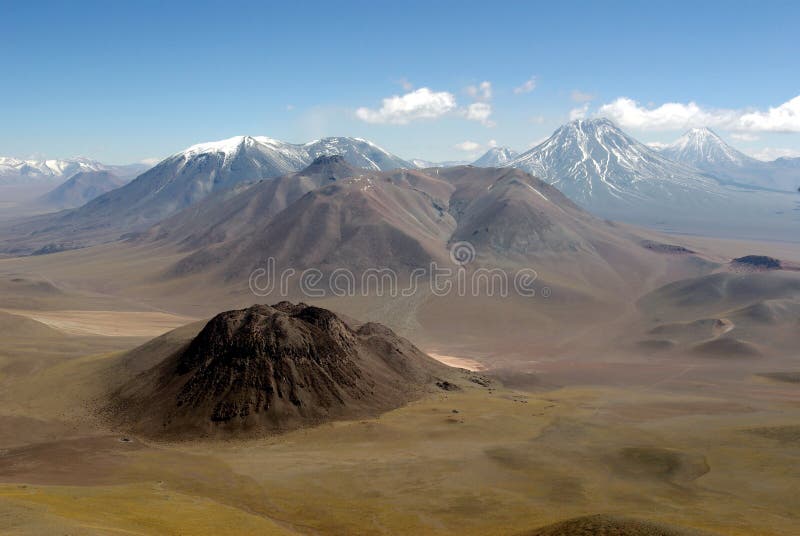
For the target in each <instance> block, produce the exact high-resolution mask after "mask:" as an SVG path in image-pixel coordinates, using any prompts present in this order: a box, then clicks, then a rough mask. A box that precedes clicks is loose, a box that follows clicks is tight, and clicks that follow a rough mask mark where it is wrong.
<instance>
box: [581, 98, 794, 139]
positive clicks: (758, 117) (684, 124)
mask: <svg viewBox="0 0 800 536" xmlns="http://www.w3.org/2000/svg"><path fill="white" fill-rule="evenodd" d="M597 114H598V115H601V116H605V117H608V118H610V119H613V120H614V121H615V122H616V123H617V124H619V125H620V126H621V127H623V128H633V129H639V130H680V129H686V128H691V127H703V126H706V127H717V128H723V129H727V130H731V131H736V132H750V133H755V132H800V95H798V96H797V97H794V98H793V99H791V100H789V101H787V102H785V103H783V104H781V105H779V106H775V107H771V108H769V109H767V110H766V111H762V110H731V109H713V108H703V107H701V106H700V105H698V104H697V103H696V102H688V103H680V102H667V103H664V104H662V105H660V106H656V107H646V106H642V105H641V104H639V103H638V102H636V101H635V100H633V99H630V98H628V97H620V98H618V99H616V100H615V101H613V102H611V103H608V104H604V105H602V106H601V107H600V108H599V109H598V112H597Z"/></svg>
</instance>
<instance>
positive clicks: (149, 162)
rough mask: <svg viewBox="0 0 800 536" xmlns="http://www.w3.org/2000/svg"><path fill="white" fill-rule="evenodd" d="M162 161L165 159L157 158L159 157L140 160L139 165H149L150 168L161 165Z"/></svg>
mask: <svg viewBox="0 0 800 536" xmlns="http://www.w3.org/2000/svg"><path fill="white" fill-rule="evenodd" d="M162 160H163V158H157V157H153V158H142V159H141V160H139V163H140V164H146V165H148V166H155V165H156V164H158V163H159V162H161V161H162Z"/></svg>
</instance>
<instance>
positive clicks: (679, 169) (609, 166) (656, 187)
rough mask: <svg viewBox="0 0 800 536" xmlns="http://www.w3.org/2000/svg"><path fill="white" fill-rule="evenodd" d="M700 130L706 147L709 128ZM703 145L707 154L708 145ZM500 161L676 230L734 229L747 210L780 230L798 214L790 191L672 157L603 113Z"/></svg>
mask: <svg viewBox="0 0 800 536" xmlns="http://www.w3.org/2000/svg"><path fill="white" fill-rule="evenodd" d="M699 134H701V135H700V136H697V137H699V138H701V141H703V144H705V145H703V147H707V144H708V142H709V141H710V140H712V139H713V136H708V135H707V133H706V132H702V133H699ZM698 145H702V144H700V142H699V141H698V142H697V143H695V141H693V140H684V141H683V142H682V143H681V144H680V146H679V147H683V148H685V151H682V152H679V154H684V155H688V154H697V152H698V151H696V150H692V148H693V147H697V146H698ZM703 150H704V151H705V152H703V153H702V154H705V155H706V156H705V157H704V158H706V159H708V153H709V151H710V149H705V148H704V149H703ZM673 154H675V153H673ZM714 155H715V158H716V159H717V161H733V160H736V159H737V158H740V157H739V156H738V155H737V154H736V153H734V152H733V151H727V150H726V148H724V147H719V146H717V147H716V150H715V151H714ZM742 156H743V155H742ZM723 157H724V158H723ZM745 158H746V157H745ZM505 166H506V167H515V168H519V169H523V170H525V171H527V172H529V173H531V174H533V175H535V176H537V177H540V178H542V179H543V180H545V181H546V182H548V183H550V184H552V185H553V186H555V187H556V188H558V189H559V190H561V191H562V192H563V193H564V194H565V195H567V197H569V198H570V199H572V200H573V201H575V202H576V203H578V204H580V205H581V206H583V207H584V208H586V209H588V210H589V211H590V212H593V213H594V214H596V215H599V216H602V217H606V218H610V219H615V220H621V221H626V222H629V223H636V224H644V225H648V226H655V227H658V228H663V229H667V230H680V231H682V232H700V231H701V230H702V231H703V232H712V233H716V232H723V231H724V232H726V233H730V232H733V230H734V229H735V232H737V233H738V232H740V231H742V232H750V231H749V230H752V229H754V228H755V227H754V226H753V225H751V224H747V223H746V220H747V219H748V218H749V219H750V220H751V223H752V222H757V223H758V225H759V226H764V228H765V229H766V228H767V227H769V228H770V231H763V230H762V231H760V232H762V233H763V232H768V233H772V232H773V231H776V232H783V233H786V232H787V230H788V224H789V223H791V222H793V221H796V220H797V216H796V208H795V207H796V199H795V198H793V197H791V196H789V195H787V194H782V193H777V192H775V193H771V192H768V191H756V190H754V189H753V188H749V187H742V186H741V184H740V183H741V181H737V180H732V179H731V178H723V177H725V175H724V174H722V173H719V172H718V171H715V172H714V173H711V172H709V171H703V170H701V169H698V168H697V167H694V166H693V165H691V164H688V163H687V164H685V163H681V162H677V161H675V160H672V159H671V158H668V157H667V156H666V155H665V154H663V153H661V152H659V151H656V150H654V149H652V148H650V147H648V146H646V145H644V144H643V143H641V142H639V141H637V140H635V139H634V138H632V137H631V136H629V135H628V134H626V133H625V132H623V131H622V130H621V129H619V127H617V126H616V125H615V124H614V123H613V122H611V121H610V120H608V119H604V118H597V119H580V120H575V121H572V122H570V123H567V124H566V125H563V126H561V127H560V128H558V129H557V130H556V131H555V132H554V133H553V135H552V136H550V137H549V138H548V139H547V140H545V141H544V142H542V143H541V144H539V145H537V146H536V147H534V148H532V149H531V150H529V151H527V152H525V153H523V154H521V155H520V156H519V157H517V158H516V159H514V160H513V161H511V162H509V163H507V164H506V165H505ZM717 169H718V168H717ZM790 169H791V168H790ZM750 236H755V235H750Z"/></svg>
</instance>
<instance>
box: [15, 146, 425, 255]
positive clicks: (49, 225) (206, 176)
mask: <svg viewBox="0 0 800 536" xmlns="http://www.w3.org/2000/svg"><path fill="white" fill-rule="evenodd" d="M335 154H339V155H341V156H342V157H343V158H344V160H345V161H347V162H348V163H351V164H352V165H354V166H366V167H368V168H369V169H374V170H382V169H387V170H388V169H395V168H398V167H411V164H410V163H408V162H405V161H404V160H402V159H400V158H398V157H396V156H394V155H392V154H390V153H388V152H386V151H384V150H383V149H381V148H380V147H378V146H377V145H375V144H373V143H370V142H368V141H366V140H362V139H359V138H345V137H341V138H325V139H322V140H317V141H313V142H310V143H307V144H293V143H287V142H283V141H280V140H275V139H272V138H267V137H264V136H258V137H253V136H235V137H233V138H228V139H225V140H220V141H214V142H205V143H199V144H196V145H192V146H191V147H189V148H187V149H185V150H183V151H180V152H177V153H175V154H173V155H171V156H169V157H167V158H165V159H164V160H162V161H161V162H160V163H158V164H157V165H156V166H155V167H153V168H151V169H149V170H147V171H146V172H144V173H142V174H141V175H139V176H138V177H136V178H135V179H134V180H132V181H131V182H129V183H128V184H125V185H124V186H122V187H120V188H117V189H115V190H111V191H109V192H107V193H105V194H103V195H100V196H99V197H96V198H94V199H93V200H91V201H89V202H88V203H86V204H85V205H83V206H81V207H79V208H76V209H73V210H70V211H66V212H62V213H58V214H52V215H48V216H41V217H38V218H36V219H35V220H31V221H29V222H24V223H23V224H20V227H19V228H18V229H17V231H15V233H16V234H17V235H18V236H23V235H26V236H27V235H29V234H30V235H31V236H35V240H24V241H23V242H24V245H15V246H13V247H14V248H16V249H15V251H23V252H24V251H25V250H26V249H31V248H32V249H33V250H34V251H36V250H41V249H43V248H44V250H45V251H54V250H59V249H67V248H74V247H81V246H83V245H88V244H93V243H98V242H103V241H107V240H113V239H116V238H118V237H119V236H120V235H121V234H123V233H127V232H132V231H138V230H141V229H144V228H146V227H149V226H150V225H152V224H154V223H156V222H159V221H161V220H163V219H165V218H168V217H169V216H172V215H173V214H175V213H177V212H178V211H180V210H182V209H184V208H186V207H189V206H192V205H195V204H197V203H198V202H200V201H202V200H203V199H205V198H206V197H208V196H209V195H211V194H213V193H216V192H220V191H223V190H228V189H231V188H233V187H236V186H238V185H240V184H242V183H246V182H254V181H259V180H263V179H272V178H275V177H278V176H281V175H285V174H287V173H292V172H295V171H297V170H300V169H303V168H305V167H306V166H307V165H309V164H310V163H311V162H312V161H314V159H315V158H316V157H317V156H321V155H335Z"/></svg>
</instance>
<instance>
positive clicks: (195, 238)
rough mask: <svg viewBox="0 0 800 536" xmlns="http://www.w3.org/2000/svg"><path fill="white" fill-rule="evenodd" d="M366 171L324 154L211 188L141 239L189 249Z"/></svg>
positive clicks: (264, 219) (263, 220)
mask: <svg viewBox="0 0 800 536" xmlns="http://www.w3.org/2000/svg"><path fill="white" fill-rule="evenodd" d="M363 172H364V170H363V169H360V168H357V167H355V166H353V165H351V164H349V163H347V162H346V161H345V160H344V158H342V157H341V156H338V155H335V156H320V157H319V158H317V159H315V160H314V162H312V163H311V165H309V166H308V167H307V168H305V169H303V170H302V171H299V172H297V173H290V174H288V175H282V176H280V177H278V178H275V179H268V180H262V181H259V182H257V183H250V184H247V185H241V186H239V187H237V188H234V189H231V190H225V191H223V192H219V193H218V194H216V195H214V194H212V195H211V196H209V197H208V198H206V199H205V200H203V201H201V202H200V203H198V204H197V205H194V206H191V207H189V208H187V209H185V210H183V211H181V212H179V213H178V214H176V215H174V216H172V217H170V218H168V219H166V220H164V221H163V222H161V223H158V224H156V225H155V226H153V227H152V228H150V229H149V230H148V231H147V232H145V233H142V235H141V236H139V237H137V242H140V243H142V242H162V243H163V242H166V243H174V244H179V246H180V247H181V249H182V250H184V251H191V250H194V249H197V248H200V247H204V246H208V245H210V244H216V243H219V242H224V241H225V240H227V239H230V238H234V237H236V236H241V235H243V234H246V233H247V232H248V231H249V230H251V229H252V228H253V227H254V226H261V225H264V224H265V223H266V222H268V221H269V220H271V219H272V218H273V217H274V216H275V215H276V214H278V213H279V212H281V211H282V210H283V209H285V208H286V207H287V206H288V205H290V204H292V203H293V202H295V201H296V200H298V199H300V198H301V197H303V195H305V194H306V193H308V192H310V191H312V190H316V189H317V188H320V187H322V186H325V185H328V184H332V183H334V182H336V181H338V180H342V179H345V178H347V177H352V176H355V175H358V174H360V173H363Z"/></svg>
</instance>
